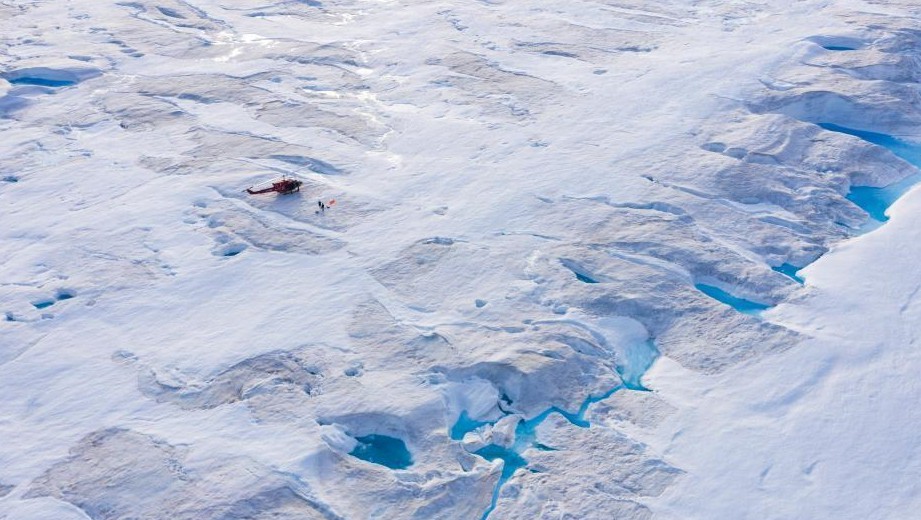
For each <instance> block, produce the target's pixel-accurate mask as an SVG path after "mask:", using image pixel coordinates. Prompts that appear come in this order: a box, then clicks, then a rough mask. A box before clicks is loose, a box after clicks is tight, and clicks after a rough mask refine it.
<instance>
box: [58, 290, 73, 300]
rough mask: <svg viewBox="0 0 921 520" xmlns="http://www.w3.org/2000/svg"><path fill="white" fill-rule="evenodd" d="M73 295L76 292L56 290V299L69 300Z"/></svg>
mask: <svg viewBox="0 0 921 520" xmlns="http://www.w3.org/2000/svg"><path fill="white" fill-rule="evenodd" d="M74 296H76V294H74V293H73V292H71V291H58V296H57V298H58V301H61V300H69V299H71V298H73V297H74Z"/></svg>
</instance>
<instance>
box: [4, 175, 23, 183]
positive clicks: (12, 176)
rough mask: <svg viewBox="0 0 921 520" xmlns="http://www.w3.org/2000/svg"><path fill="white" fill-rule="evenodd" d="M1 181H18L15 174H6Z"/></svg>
mask: <svg viewBox="0 0 921 520" xmlns="http://www.w3.org/2000/svg"><path fill="white" fill-rule="evenodd" d="M3 182H19V177H16V176H15V175H7V176H6V177H4V178H3Z"/></svg>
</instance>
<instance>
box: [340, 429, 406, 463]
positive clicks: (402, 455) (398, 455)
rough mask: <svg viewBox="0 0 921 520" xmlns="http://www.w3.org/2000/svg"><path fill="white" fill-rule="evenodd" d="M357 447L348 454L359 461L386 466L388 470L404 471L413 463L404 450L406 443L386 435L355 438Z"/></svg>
mask: <svg viewBox="0 0 921 520" xmlns="http://www.w3.org/2000/svg"><path fill="white" fill-rule="evenodd" d="M355 440H356V441H358V445H357V446H355V449H353V450H352V451H351V453H349V455H352V456H353V457H358V458H359V459H361V460H366V461H368V462H373V463H375V464H380V465H381V466H387V467H388V468H390V469H406V468H408V467H410V466H411V465H412V463H413V458H412V454H410V453H409V450H408V449H406V443H404V442H403V441H401V440H400V439H397V438H395V437H388V436H386V435H374V434H372V435H366V436H364V437H355Z"/></svg>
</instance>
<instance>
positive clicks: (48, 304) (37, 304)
mask: <svg viewBox="0 0 921 520" xmlns="http://www.w3.org/2000/svg"><path fill="white" fill-rule="evenodd" d="M52 305H54V300H39V301H37V302H32V306H33V307H35V308H36V309H45V308H47V307H51V306H52Z"/></svg>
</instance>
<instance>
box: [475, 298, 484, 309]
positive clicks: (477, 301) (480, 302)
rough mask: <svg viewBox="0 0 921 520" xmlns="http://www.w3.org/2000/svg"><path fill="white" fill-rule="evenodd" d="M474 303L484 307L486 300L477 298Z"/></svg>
mask: <svg viewBox="0 0 921 520" xmlns="http://www.w3.org/2000/svg"><path fill="white" fill-rule="evenodd" d="M474 304H476V306H477V308H482V307H485V306H486V300H480V299H477V300H476V301H474Z"/></svg>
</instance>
